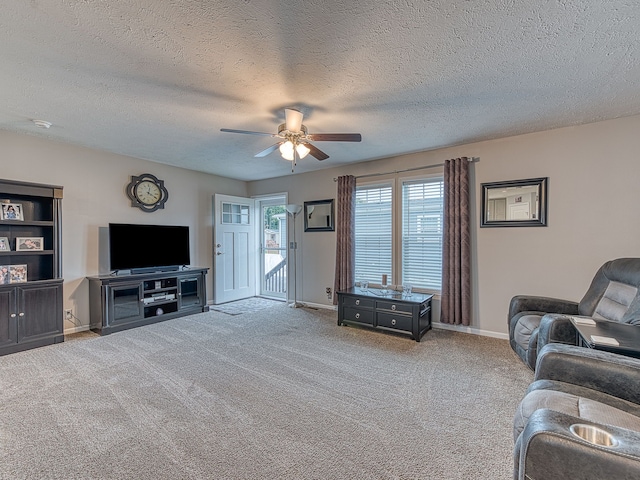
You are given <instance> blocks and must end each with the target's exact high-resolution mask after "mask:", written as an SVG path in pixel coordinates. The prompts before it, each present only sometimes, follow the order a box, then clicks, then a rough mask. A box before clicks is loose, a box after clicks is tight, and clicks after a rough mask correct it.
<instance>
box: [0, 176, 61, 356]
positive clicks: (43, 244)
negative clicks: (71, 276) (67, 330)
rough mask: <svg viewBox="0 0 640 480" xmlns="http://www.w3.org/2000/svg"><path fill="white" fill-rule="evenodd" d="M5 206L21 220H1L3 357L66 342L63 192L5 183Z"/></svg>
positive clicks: (0, 187) (0, 198) (0, 197)
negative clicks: (26, 242)
mask: <svg viewBox="0 0 640 480" xmlns="http://www.w3.org/2000/svg"><path fill="white" fill-rule="evenodd" d="M3 205H5V206H7V205H17V206H19V208H18V213H19V215H18V218H16V219H9V218H6V215H0V248H2V249H0V270H1V272H0V355H6V354H8V353H14V352H19V351H22V350H27V349H30V348H35V347H40V346H44V345H50V344H53V343H59V342H62V341H64V331H63V299H62V284H63V280H62V255H61V250H62V231H61V225H62V221H61V218H62V187H60V186H54V185H42V184H35V183H26V182H17V181H12V180H0V206H3ZM25 238H31V239H37V240H38V241H37V242H36V243H37V245H38V248H36V249H24V247H22V249H21V248H20V244H21V243H22V241H20V240H18V239H25ZM12 272H13V275H12Z"/></svg>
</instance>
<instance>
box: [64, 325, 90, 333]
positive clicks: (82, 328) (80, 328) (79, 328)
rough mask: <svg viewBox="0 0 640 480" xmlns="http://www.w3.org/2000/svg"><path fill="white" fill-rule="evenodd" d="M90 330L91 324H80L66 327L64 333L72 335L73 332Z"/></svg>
mask: <svg viewBox="0 0 640 480" xmlns="http://www.w3.org/2000/svg"><path fill="white" fill-rule="evenodd" d="M89 330H90V328H89V325H79V326H77V327H71V328H65V329H64V334H65V335H71V334H73V333H80V332H88V331H89Z"/></svg>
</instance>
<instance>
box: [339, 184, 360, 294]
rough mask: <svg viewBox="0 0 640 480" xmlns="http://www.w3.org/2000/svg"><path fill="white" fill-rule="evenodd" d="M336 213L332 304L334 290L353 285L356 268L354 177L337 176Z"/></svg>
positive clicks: (344, 288)
mask: <svg viewBox="0 0 640 480" xmlns="http://www.w3.org/2000/svg"><path fill="white" fill-rule="evenodd" d="M337 211H338V215H337V222H336V277H335V281H334V284H333V292H334V293H333V304H334V305H336V304H337V303H338V296H337V295H336V294H335V292H339V291H341V290H346V289H347V288H351V287H353V285H354V283H355V269H356V235H355V215H356V177H354V176H353V175H345V176H342V177H338V208H337Z"/></svg>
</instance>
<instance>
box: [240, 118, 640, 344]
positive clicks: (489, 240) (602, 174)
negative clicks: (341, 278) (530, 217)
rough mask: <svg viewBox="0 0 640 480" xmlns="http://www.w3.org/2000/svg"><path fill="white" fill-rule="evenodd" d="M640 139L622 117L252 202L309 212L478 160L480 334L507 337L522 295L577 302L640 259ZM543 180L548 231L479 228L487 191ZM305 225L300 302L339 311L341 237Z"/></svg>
mask: <svg viewBox="0 0 640 480" xmlns="http://www.w3.org/2000/svg"><path fill="white" fill-rule="evenodd" d="M638 132H640V116H635V117H629V118H621V119H616V120H610V121H605V122H599V123H594V124H589V125H582V126H576V127H569V128H562V129H556V130H549V131H545V132H539V133H534V134H529V135H521V136H515V137H509V138H502V139H497V140H491V141H486V142H479V143H473V144H468V145H463V146H457V147H451V148H445V149H440V150H434V151H430V152H422V153H417V154H412V155H405V156H399V157H393V158H389V159H384V160H378V161H373V162H366V163H360V164H356V165H351V166H346V167H340V168H334V169H330V170H324V171H319V172H313V173H309V174H300V175H285V176H283V177H280V178H277V179H270V180H262V181H256V182H250V183H249V194H250V195H259V194H266V193H269V192H281V191H288V192H289V202H290V203H298V204H302V203H304V201H309V200H322V199H326V198H335V197H336V184H335V182H334V181H333V178H334V177H337V176H339V175H346V174H352V175H356V176H358V175H362V174H366V173H373V172H389V171H396V170H402V169H407V168H413V167H417V166H422V165H432V164H438V163H442V162H443V161H444V160H446V159H448V158H454V157H460V156H468V157H479V161H478V162H477V163H474V164H473V165H472V167H471V184H472V199H473V201H472V207H473V212H472V222H473V223H472V224H473V225H474V227H473V229H472V245H473V250H474V254H473V284H472V288H473V297H474V298H473V318H472V330H473V331H480V332H483V333H487V334H496V335H498V336H505V335H506V333H507V324H506V316H507V308H508V303H509V300H510V298H511V297H512V296H513V295H516V294H532V295H548V296H554V297H560V298H566V299H572V300H576V301H577V300H580V298H581V297H582V295H583V294H584V292H585V291H586V289H587V287H588V286H589V283H590V281H591V279H592V277H593V275H594V273H595V271H596V270H597V269H598V267H599V266H600V265H601V264H602V263H604V262H605V261H607V260H609V259H613V258H618V257H634V256H635V257H637V256H640V245H639V241H638V238H640V221H638V214H637V191H638V187H637V183H638V178H639V173H640V166H639V165H638V163H639V160H638V155H637V152H639V151H640V135H639V134H638ZM363 141H366V138H365V139H363ZM335 150H336V152H339V147H336V149H335ZM338 155H339V153H338ZM305 161H306V160H305ZM309 161H314V160H313V159H309ZM425 172H429V173H433V169H432V170H425ZM535 177H549V198H548V202H549V213H548V227H529V228H525V227H511V228H479V223H480V213H479V212H480V211H479V208H480V206H479V204H480V195H481V188H480V184H481V183H483V182H495V181H502V180H516V179H524V178H535ZM301 224H302V222H301V221H300V222H298V225H297V235H298V239H299V243H300V248H301V251H300V257H299V259H300V262H299V265H300V269H299V271H298V279H299V282H298V284H299V287H298V297H299V300H301V301H306V302H311V303H324V304H330V303H331V302H330V301H329V300H327V298H326V296H325V295H324V288H325V286H332V285H333V271H334V266H333V265H334V262H335V234H334V233H333V232H322V233H320V232H317V233H303V232H302V225H301Z"/></svg>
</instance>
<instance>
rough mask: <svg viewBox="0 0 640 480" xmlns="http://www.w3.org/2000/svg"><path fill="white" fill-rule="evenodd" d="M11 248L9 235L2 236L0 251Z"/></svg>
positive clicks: (6, 250)
mask: <svg viewBox="0 0 640 480" xmlns="http://www.w3.org/2000/svg"><path fill="white" fill-rule="evenodd" d="M9 250H11V244H10V243H9V239H8V238H7V237H0V252H8V251H9Z"/></svg>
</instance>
